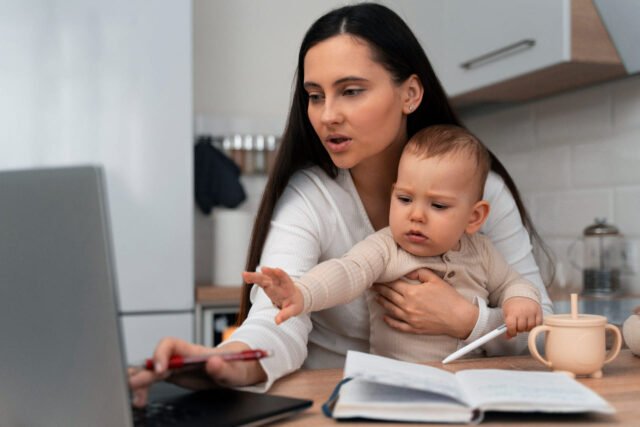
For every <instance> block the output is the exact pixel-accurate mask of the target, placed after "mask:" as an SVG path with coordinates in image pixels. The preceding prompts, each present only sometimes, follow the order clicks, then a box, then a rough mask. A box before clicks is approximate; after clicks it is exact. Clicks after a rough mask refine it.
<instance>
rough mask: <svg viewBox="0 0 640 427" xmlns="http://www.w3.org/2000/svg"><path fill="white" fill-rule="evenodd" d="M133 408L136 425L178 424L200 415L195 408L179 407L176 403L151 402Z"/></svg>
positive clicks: (148, 426) (156, 426)
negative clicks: (141, 406)
mask: <svg viewBox="0 0 640 427" xmlns="http://www.w3.org/2000/svg"><path fill="white" fill-rule="evenodd" d="M132 410H133V425H134V426H136V427H164V426H176V425H181V424H183V423H184V422H185V421H188V420H190V419H194V418H197V417H198V415H200V413H199V412H198V411H195V410H191V409H182V408H177V407H176V406H174V405H171V404H168V403H159V402H151V403H149V404H148V405H146V406H145V407H144V408H132Z"/></svg>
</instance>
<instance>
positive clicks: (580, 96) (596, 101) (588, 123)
mask: <svg viewBox="0 0 640 427" xmlns="http://www.w3.org/2000/svg"><path fill="white" fill-rule="evenodd" d="M610 92H611V91H610V90H609V87H608V86H607V85H601V86H595V87H590V88H587V89H582V90H579V91H575V92H570V93H567V94H564V95H558V96H554V97H552V98H547V99H543V100H541V101H537V102H535V103H533V104H532V108H533V109H534V112H535V120H536V123H535V132H536V138H537V141H538V144H540V145H557V144H567V143H575V142H580V141H581V140H582V139H585V138H586V139H588V140H592V139H593V138H597V137H605V136H606V135H608V134H609V133H610V132H611V127H612V124H611V122H612V120H611V116H612V112H611V93H610Z"/></svg>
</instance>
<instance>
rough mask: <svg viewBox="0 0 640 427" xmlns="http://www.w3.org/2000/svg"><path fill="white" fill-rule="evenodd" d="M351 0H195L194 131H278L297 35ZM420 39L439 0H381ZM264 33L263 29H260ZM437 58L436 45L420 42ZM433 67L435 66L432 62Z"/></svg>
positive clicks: (430, 28)
mask: <svg viewBox="0 0 640 427" xmlns="http://www.w3.org/2000/svg"><path fill="white" fill-rule="evenodd" d="M348 3H354V2H353V1H344V0H342V1H339V0H305V1H298V0H269V1H262V0H235V1H210V0H194V86H195V91H194V110H195V114H196V118H197V120H196V132H209V133H219V134H224V133H235V132H244V133H271V134H276V135H277V134H280V133H281V131H282V129H283V128H284V124H285V121H286V118H287V113H288V110H289V103H290V97H291V87H292V84H293V77H294V72H295V69H296V66H297V55H298V50H299V48H300V43H301V42H302V38H303V36H304V34H305V32H306V31H307V29H308V28H309V27H310V26H311V24H312V23H313V22H314V21H315V20H316V19H318V18H319V17H320V16H322V15H323V14H324V13H326V12H328V11H329V10H331V9H333V8H335V7H339V6H342V5H345V4H348ZM380 3H383V4H385V5H388V6H390V7H392V8H393V9H394V10H395V11H396V12H397V13H398V14H399V15H400V16H401V17H403V18H404V19H405V20H406V21H407V22H408V23H409V24H410V25H411V26H412V27H413V28H415V31H416V35H417V36H418V37H419V38H420V39H422V40H423V41H426V40H427V39H428V38H429V34H431V33H432V32H436V33H437V32H439V31H440V27H441V20H440V19H439V18H440V16H441V14H438V13H435V12H434V8H435V9H436V10H437V9H441V7H442V3H441V1H440V0H438V1H433V0H431V1H428V2H424V1H420V0H387V1H384V2H380ZM262 35H264V36H262ZM423 44H424V45H425V46H427V53H428V54H429V55H430V58H431V59H432V61H434V62H437V60H435V59H434V58H437V57H438V56H439V55H440V54H441V52H440V51H439V50H438V48H439V45H438V44H435V43H431V44H427V43H423ZM436 68H437V67H436Z"/></svg>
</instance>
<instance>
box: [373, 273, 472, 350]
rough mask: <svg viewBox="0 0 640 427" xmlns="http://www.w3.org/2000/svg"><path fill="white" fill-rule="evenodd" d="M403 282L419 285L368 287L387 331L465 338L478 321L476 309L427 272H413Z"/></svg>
mask: <svg viewBox="0 0 640 427" xmlns="http://www.w3.org/2000/svg"><path fill="white" fill-rule="evenodd" d="M407 278H409V279H412V280H417V281H419V282H421V284H411V283H407V282H405V281H404V280H402V279H400V280H396V281H395V282H390V283H376V284H374V285H373V287H372V289H373V291H375V292H377V293H378V298H377V301H378V303H379V304H380V305H381V306H382V308H383V309H384V310H385V311H386V315H385V316H384V321H385V322H386V323H387V324H388V325H389V326H390V327H392V328H394V329H397V330H399V331H401V332H409V333H413V334H428V335H449V336H452V337H456V338H459V339H465V338H467V337H468V336H469V334H470V333H471V331H472V330H473V328H474V326H475V324H476V322H477V320H478V307H477V306H475V305H474V304H472V303H471V302H469V301H467V300H466V299H464V297H462V295H460V294H459V293H458V292H457V291H456V290H455V289H454V288H453V287H452V286H451V285H449V284H448V283H447V282H445V281H444V280H443V279H441V278H440V277H438V276H437V275H436V274H435V273H434V272H433V271H431V270H429V269H426V268H422V269H419V270H416V271H414V272H412V273H410V274H408V275H407Z"/></svg>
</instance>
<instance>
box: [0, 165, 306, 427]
mask: <svg viewBox="0 0 640 427" xmlns="http://www.w3.org/2000/svg"><path fill="white" fill-rule="evenodd" d="M106 194H107V193H106V189H105V182H104V177H103V173H102V170H101V168H100V167H97V166H86V167H85V166H82V167H63V168H49V169H30V170H18V171H1V172H0V340H1V341H0V425H1V426H118V427H119V426H132V425H133V418H134V417H133V411H132V407H131V404H130V396H129V390H128V386H127V377H126V363H125V356H124V354H125V353H124V351H123V339H122V336H121V326H120V320H119V317H118V312H117V307H118V304H117V295H116V291H117V289H116V274H115V267H114V256H113V249H112V244H111V232H110V226H109V220H108V218H109V215H108V206H107V197H106ZM239 363H240V362H239ZM153 393H154V388H152V399H153V398H154V396H153ZM155 397H157V399H158V400H157V401H156V402H155V403H154V404H152V405H150V408H154V410H153V411H145V412H144V413H143V414H142V418H143V419H142V425H148V426H150V425H163V424H162V423H161V422H160V421H153V420H151V419H149V417H151V416H155V413H156V412H162V411H160V410H158V409H157V408H159V407H168V408H169V409H170V410H172V411H173V416H172V418H170V419H169V421H175V424H174V425H181V426H205V425H207V426H214V425H215V426H235V425H259V424H261V423H266V422H271V421H273V420H274V419H278V418H281V417H285V416H289V415H291V414H293V413H296V412H298V411H302V410H304V409H306V408H308V407H309V406H311V404H312V402H311V401H309V400H304V399H295V398H288V397H280V396H272V395H266V394H257V393H250V392H244V391H238V390H231V389H222V388H220V389H214V390H207V391H199V392H191V391H186V390H184V389H180V388H178V387H176V386H172V385H159V386H158V390H157V394H156V396H155ZM181 414H186V415H185V417H186V418H185V419H182V418H181V416H182V415H181ZM138 416H140V414H138ZM176 418H177V419H176Z"/></svg>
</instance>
